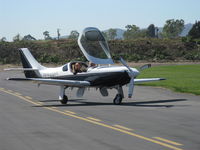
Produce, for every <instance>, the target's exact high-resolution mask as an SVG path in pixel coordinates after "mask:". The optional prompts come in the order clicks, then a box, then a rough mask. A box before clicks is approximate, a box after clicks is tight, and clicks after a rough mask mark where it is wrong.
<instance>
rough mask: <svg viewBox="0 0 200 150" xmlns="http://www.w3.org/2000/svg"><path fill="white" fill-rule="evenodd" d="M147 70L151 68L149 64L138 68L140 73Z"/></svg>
mask: <svg viewBox="0 0 200 150" xmlns="http://www.w3.org/2000/svg"><path fill="white" fill-rule="evenodd" d="M147 68H151V64H146V65H143V66H141V67H140V71H142V70H144V69H147Z"/></svg>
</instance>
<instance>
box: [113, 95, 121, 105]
mask: <svg viewBox="0 0 200 150" xmlns="http://www.w3.org/2000/svg"><path fill="white" fill-rule="evenodd" d="M113 103H114V104H115V105H120V104H121V103H122V95H121V94H117V95H116V96H115V98H114V100H113Z"/></svg>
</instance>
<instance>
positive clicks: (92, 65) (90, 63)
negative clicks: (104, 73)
mask: <svg viewBox="0 0 200 150" xmlns="http://www.w3.org/2000/svg"><path fill="white" fill-rule="evenodd" d="M88 66H89V67H92V68H94V67H96V64H95V63H93V62H91V61H90V62H89V65H88Z"/></svg>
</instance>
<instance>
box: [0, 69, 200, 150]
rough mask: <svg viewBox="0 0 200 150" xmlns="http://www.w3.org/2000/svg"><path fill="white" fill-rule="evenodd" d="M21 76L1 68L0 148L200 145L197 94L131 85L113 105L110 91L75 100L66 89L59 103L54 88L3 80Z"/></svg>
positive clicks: (137, 149)
mask: <svg viewBox="0 0 200 150" xmlns="http://www.w3.org/2000/svg"><path fill="white" fill-rule="evenodd" d="M22 76H23V74H21V73H14V72H0V149H1V150H11V149H15V150H23V149H24V150H27V149H31V150H32V149H33V150H34V149H42V150H57V149H59V150H60V149H69V150H79V149H80V150H83V149H87V150H90V149H91V150H94V149H95V150H102V149H103V150H130V149H134V150H161V149H162V150H165V149H166V150H168V149H169V150H170V149H174V150H181V149H190V150H199V149H200V117H199V114H200V109H199V108H200V96H194V95H191V94H181V93H175V92H171V91H170V90H167V89H162V88H154V87H142V86H136V87H135V91H134V97H133V98H132V99H128V98H125V99H124V101H123V104H122V105H120V106H118V105H113V103H112V100H113V98H114V96H115V94H116V91H115V90H109V94H110V95H109V96H108V97H102V96H101V95H100V93H99V92H98V91H96V90H95V89H90V90H87V91H86V92H85V95H84V96H83V97H82V98H77V97H76V89H73V90H72V91H71V90H70V89H69V90H66V94H67V95H68V97H69V99H70V100H69V102H68V105H61V104H60V103H59V101H58V100H57V98H58V93H59V87H57V86H47V85H41V86H40V87H39V88H38V87H37V85H36V84H32V83H26V82H15V81H6V80H5V79H6V78H7V77H22ZM124 93H125V95H127V87H124Z"/></svg>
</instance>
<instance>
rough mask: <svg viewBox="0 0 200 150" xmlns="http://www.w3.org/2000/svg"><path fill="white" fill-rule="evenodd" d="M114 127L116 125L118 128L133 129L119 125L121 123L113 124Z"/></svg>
mask: <svg viewBox="0 0 200 150" xmlns="http://www.w3.org/2000/svg"><path fill="white" fill-rule="evenodd" d="M113 126H114V127H117V128H120V129H124V130H127V131H133V129H131V128H127V127H124V126H121V125H118V124H115V125H113Z"/></svg>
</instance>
